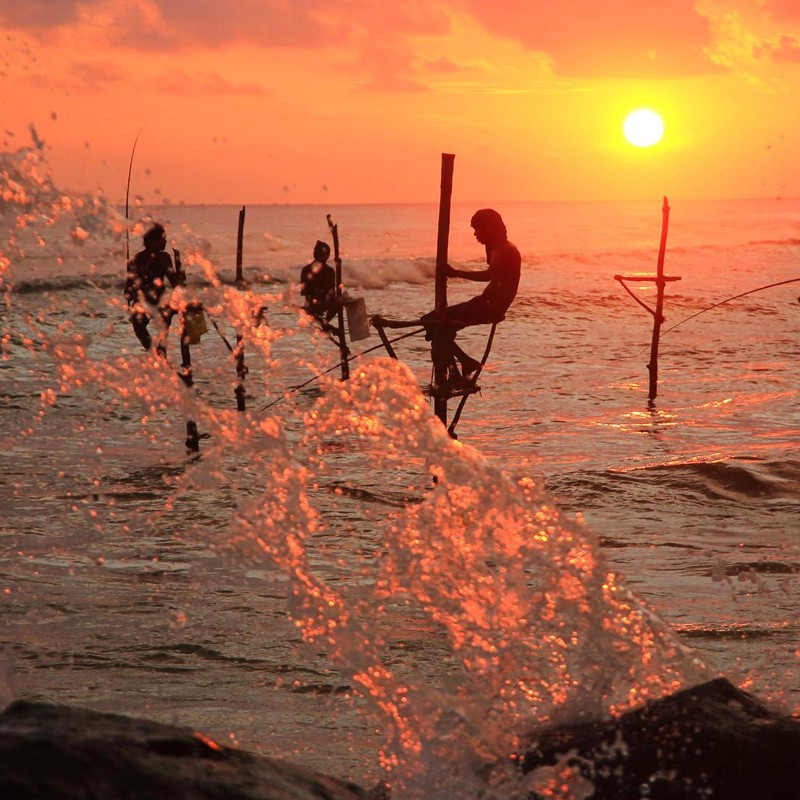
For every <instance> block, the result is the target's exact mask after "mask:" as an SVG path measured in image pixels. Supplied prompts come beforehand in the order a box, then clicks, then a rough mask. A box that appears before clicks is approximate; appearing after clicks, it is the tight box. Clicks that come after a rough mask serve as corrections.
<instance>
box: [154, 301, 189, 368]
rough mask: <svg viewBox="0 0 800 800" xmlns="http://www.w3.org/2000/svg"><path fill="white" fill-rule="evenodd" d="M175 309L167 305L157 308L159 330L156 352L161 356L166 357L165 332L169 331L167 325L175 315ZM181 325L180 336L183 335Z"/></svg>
mask: <svg viewBox="0 0 800 800" xmlns="http://www.w3.org/2000/svg"><path fill="white" fill-rule="evenodd" d="M177 313H178V312H177V311H176V310H175V309H173V308H170V307H169V306H166V307H163V308H160V309H159V318H160V321H161V330H160V331H159V334H158V340H157V341H156V353H158V355H160V356H161V357H162V358H166V357H167V334H168V333H169V326H170V325H171V324H172V318H173V317H174V316H176V315H177ZM182 329H183V325H181V336H183V335H184V334H183V330H182Z"/></svg>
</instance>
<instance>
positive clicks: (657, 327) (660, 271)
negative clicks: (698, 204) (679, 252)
mask: <svg viewBox="0 0 800 800" xmlns="http://www.w3.org/2000/svg"><path fill="white" fill-rule="evenodd" d="M668 229H669V203H668V201H667V198H666V197H665V198H664V204H663V206H662V207H661V242H660V243H659V246H658V263H657V264H656V313H655V314H654V315H653V335H652V338H651V340H650V363H649V364H648V365H647V369H648V371H649V373H650V387H649V394H648V397H649V398H650V401H651V402H652V401H653V400H655V399H656V396H657V395H658V341H659V337H660V336H661V325H662V323H663V322H664V287H665V286H666V280H665V279H664V254H665V253H666V250H667V230H668Z"/></svg>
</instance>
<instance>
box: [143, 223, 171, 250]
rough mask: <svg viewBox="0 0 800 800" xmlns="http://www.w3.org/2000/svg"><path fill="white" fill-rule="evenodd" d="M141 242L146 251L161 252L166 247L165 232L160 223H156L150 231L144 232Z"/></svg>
mask: <svg viewBox="0 0 800 800" xmlns="http://www.w3.org/2000/svg"><path fill="white" fill-rule="evenodd" d="M142 241H143V242H144V246H145V248H146V249H147V250H163V249H164V248H165V247H166V246H167V232H166V230H165V229H164V226H163V225H162V224H161V223H160V222H156V223H155V225H153V227H152V228H150V230H148V231H145V234H144V236H142Z"/></svg>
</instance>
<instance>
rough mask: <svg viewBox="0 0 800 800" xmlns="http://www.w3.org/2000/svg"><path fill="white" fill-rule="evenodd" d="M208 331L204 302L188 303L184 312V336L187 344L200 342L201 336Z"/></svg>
mask: <svg viewBox="0 0 800 800" xmlns="http://www.w3.org/2000/svg"><path fill="white" fill-rule="evenodd" d="M204 333H208V325H206V315H205V314H204V313H203V304H202V303H198V302H192V303H187V304H186V310H185V311H184V312H183V338H184V341H185V342H186V344H200V337H201V336H202V335H203V334H204Z"/></svg>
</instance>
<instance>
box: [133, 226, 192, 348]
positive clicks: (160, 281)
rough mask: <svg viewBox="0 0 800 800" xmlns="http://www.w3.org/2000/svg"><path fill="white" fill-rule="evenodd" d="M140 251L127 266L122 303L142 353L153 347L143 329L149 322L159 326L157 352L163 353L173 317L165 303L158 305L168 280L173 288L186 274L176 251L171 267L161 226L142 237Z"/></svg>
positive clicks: (165, 235) (171, 310) (174, 312)
mask: <svg viewBox="0 0 800 800" xmlns="http://www.w3.org/2000/svg"><path fill="white" fill-rule="evenodd" d="M142 241H143V244H144V249H143V250H140V251H139V252H138V253H137V254H136V255H135V256H134V257H133V258H132V259H131V260H130V261H129V262H128V268H127V279H126V282H125V299H126V300H127V301H128V307H129V308H130V309H131V316H130V319H131V325H133V330H134V333H135V334H136V338H137V339H138V340H139V341H140V342H141V343H142V347H144V349H145V350H149V349H150V347H151V346H152V344H153V340H152V337H151V336H150V332H149V331H148V330H147V326H148V325H149V323H150V320H151V319H154V318H157V319H158V320H159V322H160V324H161V331H160V334H159V341H158V348H157V349H158V351H159V352H160V353H164V342H163V339H164V336H165V335H166V331H167V329H168V328H169V325H170V323H171V322H172V317H173V316H175V314H176V313H177V312H176V311H175V310H174V309H173V308H170V306H169V305H168V304H167V303H162V298H163V295H164V292H165V291H166V288H167V285H166V281H167V280H168V281H169V283H170V285H171V286H172V287H173V288H174V287H176V286H178V285H179V284H182V283H184V282H185V281H186V273H185V272H184V271H183V269H182V268H181V266H180V260H179V257H178V252H177V250H176V251H175V264H174V265H173V263H172V258H170V255H169V253H167V252H165V251H166V247H167V232H166V231H165V230H164V226H163V225H161V224H159V223H155V224H154V225H153V226H152V227H151V228H150V229H149V230H148V231H146V232H145V234H144V236H143V237H142Z"/></svg>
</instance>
